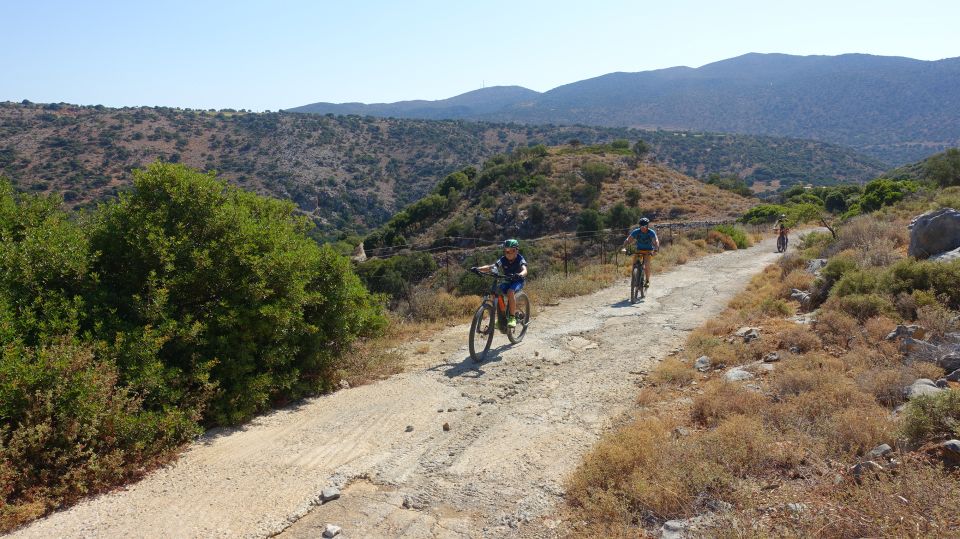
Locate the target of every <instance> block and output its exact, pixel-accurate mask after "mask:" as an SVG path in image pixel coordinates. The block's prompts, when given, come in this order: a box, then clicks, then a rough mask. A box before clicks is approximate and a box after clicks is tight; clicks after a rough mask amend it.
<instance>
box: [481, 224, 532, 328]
mask: <svg viewBox="0 0 960 539" xmlns="http://www.w3.org/2000/svg"><path fill="white" fill-rule="evenodd" d="M494 267H496V268H497V273H499V274H500V275H503V276H506V277H513V279H511V280H509V281H506V282H503V283H500V291H501V292H502V293H504V294H506V296H507V303H508V311H507V327H511V328H513V327H517V318H516V316H514V313H516V312H517V300H516V293H517V292H519V291H520V290H521V289H523V282H524V279H526V277H527V261H526V259H524V258H523V255H522V254H520V242H518V241H517V240H513V239H511V240H507V241H505V242H503V256H501V257H500V260H497V261H496V262H494V263H493V264H489V265H486V266H479V267H477V268H472V269H476V270H477V271H482V272H489V271H490V270H492V269H493V268H494Z"/></svg>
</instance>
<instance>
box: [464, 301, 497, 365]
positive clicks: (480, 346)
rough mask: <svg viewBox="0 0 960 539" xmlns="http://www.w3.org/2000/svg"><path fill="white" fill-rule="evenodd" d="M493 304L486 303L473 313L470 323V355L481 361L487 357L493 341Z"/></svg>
mask: <svg viewBox="0 0 960 539" xmlns="http://www.w3.org/2000/svg"><path fill="white" fill-rule="evenodd" d="M493 331H494V327H493V305H489V304H486V303H484V304H483V305H481V306H480V308H479V309H477V312H476V313H474V315H473V322H472V323H471V324H470V357H471V358H473V360H474V361H477V362H480V361H483V360H484V358H486V357H487V351H488V350H490V343H491V342H493Z"/></svg>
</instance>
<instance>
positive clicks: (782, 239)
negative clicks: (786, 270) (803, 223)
mask: <svg viewBox="0 0 960 539" xmlns="http://www.w3.org/2000/svg"><path fill="white" fill-rule="evenodd" d="M786 250H787V238H786V236H778V237H777V252H778V253H782V252H784V251H786Z"/></svg>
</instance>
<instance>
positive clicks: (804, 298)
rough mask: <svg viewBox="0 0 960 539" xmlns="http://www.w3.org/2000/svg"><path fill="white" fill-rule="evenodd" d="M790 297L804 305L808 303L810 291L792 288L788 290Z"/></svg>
mask: <svg viewBox="0 0 960 539" xmlns="http://www.w3.org/2000/svg"><path fill="white" fill-rule="evenodd" d="M790 299H794V300H797V301H799V302H800V305H802V306H804V307H806V306H808V305H810V292H804V291H803V290H800V289H797V288H794V289H793V290H791V291H790Z"/></svg>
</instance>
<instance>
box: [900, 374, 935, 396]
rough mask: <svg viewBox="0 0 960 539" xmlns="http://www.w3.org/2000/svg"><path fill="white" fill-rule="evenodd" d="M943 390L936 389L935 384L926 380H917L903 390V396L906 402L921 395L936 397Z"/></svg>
mask: <svg viewBox="0 0 960 539" xmlns="http://www.w3.org/2000/svg"><path fill="white" fill-rule="evenodd" d="M941 391H943V389H941V388H939V387H937V384H936V383H935V382H934V381H933V380H930V379H927V378H918V379H917V381H915V382H914V383H912V384H910V385H909V386H907V387H905V388H903V396H904V397H906V398H907V399H908V400H909V399H913V398H916V397H920V396H923V395H936V394H937V393H940V392H941Z"/></svg>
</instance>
